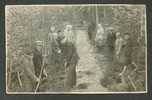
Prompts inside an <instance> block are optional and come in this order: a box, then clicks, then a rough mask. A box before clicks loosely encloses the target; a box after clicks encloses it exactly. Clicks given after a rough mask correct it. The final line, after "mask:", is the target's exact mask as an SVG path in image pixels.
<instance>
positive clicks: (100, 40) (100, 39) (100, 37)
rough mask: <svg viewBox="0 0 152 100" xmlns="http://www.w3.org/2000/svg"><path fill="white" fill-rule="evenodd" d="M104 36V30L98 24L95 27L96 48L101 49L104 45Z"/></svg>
mask: <svg viewBox="0 0 152 100" xmlns="http://www.w3.org/2000/svg"><path fill="white" fill-rule="evenodd" d="M105 41H106V34H105V32H104V28H103V26H102V25H101V24H98V26H97V33H96V36H95V45H96V47H98V48H101V47H103V46H104V45H105V44H106V43H105Z"/></svg>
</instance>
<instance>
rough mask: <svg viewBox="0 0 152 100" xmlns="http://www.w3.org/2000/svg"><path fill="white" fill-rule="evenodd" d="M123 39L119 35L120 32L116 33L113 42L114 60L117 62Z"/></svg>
mask: <svg viewBox="0 0 152 100" xmlns="http://www.w3.org/2000/svg"><path fill="white" fill-rule="evenodd" d="M123 42H124V41H123V38H122V37H121V33H120V32H117V33H116V41H115V58H116V59H117V60H119V53H120V50H121V46H122V44H123Z"/></svg>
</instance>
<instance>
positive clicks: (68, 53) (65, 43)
mask: <svg viewBox="0 0 152 100" xmlns="http://www.w3.org/2000/svg"><path fill="white" fill-rule="evenodd" d="M75 42H76V36H75V35H74V32H73V31H72V25H67V26H66V29H65V30H64V38H63V39H62V40H61V50H62V54H63V56H64V60H65V64H64V65H65V74H66V75H65V83H64V86H65V89H66V90H70V89H71V88H73V86H74V85H76V65H77V63H78V60H79V56H78V53H77V49H76V44H75Z"/></svg>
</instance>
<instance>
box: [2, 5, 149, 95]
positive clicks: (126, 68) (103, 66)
mask: <svg viewBox="0 0 152 100" xmlns="http://www.w3.org/2000/svg"><path fill="white" fill-rule="evenodd" d="M146 29H147V27H146V6H145V5H133V4H79V5H6V6H5V32H6V33H5V35H6V38H5V40H6V93H7V94H71V93H72V94H83V93H84V94H89V93H91V94H108V93H110V94H115V93H147V31H146Z"/></svg>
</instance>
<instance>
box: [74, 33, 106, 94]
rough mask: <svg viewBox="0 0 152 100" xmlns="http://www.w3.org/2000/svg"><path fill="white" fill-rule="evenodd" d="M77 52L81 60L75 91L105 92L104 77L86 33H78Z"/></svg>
mask: <svg viewBox="0 0 152 100" xmlns="http://www.w3.org/2000/svg"><path fill="white" fill-rule="evenodd" d="M77 51H78V54H79V56H80V60H79V63H78V66H77V69H76V70H77V85H76V89H75V90H73V91H84V92H89V91H90V92H96V91H97V92H99V91H100V92H105V91H107V89H106V88H104V87H102V86H101V84H100V81H99V80H100V78H101V77H102V76H103V75H102V74H103V73H102V72H101V69H100V67H99V65H98V63H97V60H96V59H95V53H94V48H93V47H92V46H91V44H90V43H89V40H88V36H87V34H86V32H85V31H82V30H78V31H77Z"/></svg>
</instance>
